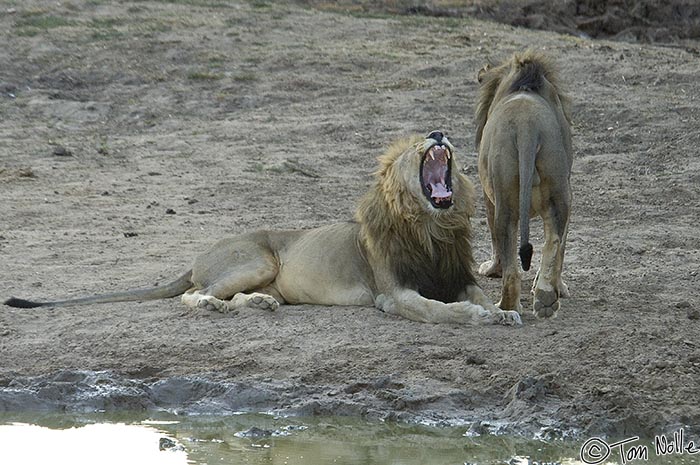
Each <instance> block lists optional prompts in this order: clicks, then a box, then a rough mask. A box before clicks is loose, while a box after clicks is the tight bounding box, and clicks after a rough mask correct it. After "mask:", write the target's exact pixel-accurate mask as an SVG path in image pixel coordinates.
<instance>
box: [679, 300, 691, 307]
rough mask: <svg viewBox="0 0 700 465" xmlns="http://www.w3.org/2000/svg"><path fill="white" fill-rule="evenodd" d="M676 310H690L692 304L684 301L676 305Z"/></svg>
mask: <svg viewBox="0 0 700 465" xmlns="http://www.w3.org/2000/svg"><path fill="white" fill-rule="evenodd" d="M676 308H690V302H688V301H687V300H683V301H681V302H678V303H677V304H676Z"/></svg>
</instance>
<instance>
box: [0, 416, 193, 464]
mask: <svg viewBox="0 0 700 465" xmlns="http://www.w3.org/2000/svg"><path fill="white" fill-rule="evenodd" d="M163 439H165V440H171V441H172V439H171V438H168V437H166V436H165V435H164V434H163V433H162V432H161V431H158V430H156V429H154V428H152V427H149V426H141V425H125V424H111V423H101V424H90V425H85V426H81V427H73V428H68V429H51V428H47V427H44V426H38V425H31V424H24V423H12V424H9V425H0V463H2V464H8V465H20V464H21V465H34V464H37V465H38V464H52V463H56V464H58V463H60V464H71V465H78V464H79V465H83V464H85V465H94V464H95V463H100V464H105V465H108V464H109V465H111V464H114V465H117V464H118V465H124V464H134V465H137V464H144V465H146V464H149V465H187V464H188V460H187V453H186V452H185V451H184V449H182V450H178V448H177V446H175V447H170V448H167V449H166V450H164V451H163V450H160V448H159V444H160V443H161V441H162V440H163ZM173 443H175V442H174V441H173Z"/></svg>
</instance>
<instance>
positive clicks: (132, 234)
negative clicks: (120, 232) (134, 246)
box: [124, 232, 139, 237]
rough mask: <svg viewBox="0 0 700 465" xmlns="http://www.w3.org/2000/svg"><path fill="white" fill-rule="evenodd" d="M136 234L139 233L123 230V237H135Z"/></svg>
mask: <svg viewBox="0 0 700 465" xmlns="http://www.w3.org/2000/svg"><path fill="white" fill-rule="evenodd" d="M138 235H139V233H135V232H125V233H124V237H136V236H138Z"/></svg>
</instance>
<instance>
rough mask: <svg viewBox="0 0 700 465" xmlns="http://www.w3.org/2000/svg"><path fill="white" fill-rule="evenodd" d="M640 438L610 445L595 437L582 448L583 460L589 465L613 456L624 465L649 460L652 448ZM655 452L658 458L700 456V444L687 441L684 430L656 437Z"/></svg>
mask: <svg viewBox="0 0 700 465" xmlns="http://www.w3.org/2000/svg"><path fill="white" fill-rule="evenodd" d="M638 442H639V437H637V436H635V437H633V438H627V439H623V440H622V441H617V442H614V443H612V444H608V443H607V442H605V441H604V440H603V439H601V438H598V437H595V438H591V439H589V440H588V441H586V442H585V443H584V444H583V446H582V447H581V460H582V461H583V463H586V464H588V465H595V464H598V463H603V462H604V461H606V460H607V459H608V458H609V457H610V456H611V455H613V454H616V455H618V456H619V458H620V460H621V461H622V463H623V464H625V463H628V462H631V461H633V460H642V461H647V460H649V452H650V447H649V446H647V445H644V444H639V443H638ZM653 452H654V453H655V454H656V457H661V456H666V455H685V454H688V455H694V454H700V444H698V445H695V442H693V441H687V442H686V440H685V432H684V431H683V428H681V429H679V430H678V431H676V432H674V433H673V435H672V436H671V437H667V436H666V435H660V436H655V437H654V448H653Z"/></svg>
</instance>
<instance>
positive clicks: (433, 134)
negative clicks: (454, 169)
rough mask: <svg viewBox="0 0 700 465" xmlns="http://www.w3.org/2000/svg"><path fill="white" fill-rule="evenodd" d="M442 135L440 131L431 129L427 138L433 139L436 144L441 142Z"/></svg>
mask: <svg viewBox="0 0 700 465" xmlns="http://www.w3.org/2000/svg"><path fill="white" fill-rule="evenodd" d="M443 137H444V134H443V133H441V132H440V131H433V132H431V133H430V134H428V139H435V140H436V141H437V143H438V144H440V143H442V138H443Z"/></svg>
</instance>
